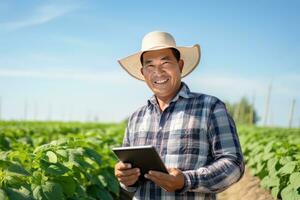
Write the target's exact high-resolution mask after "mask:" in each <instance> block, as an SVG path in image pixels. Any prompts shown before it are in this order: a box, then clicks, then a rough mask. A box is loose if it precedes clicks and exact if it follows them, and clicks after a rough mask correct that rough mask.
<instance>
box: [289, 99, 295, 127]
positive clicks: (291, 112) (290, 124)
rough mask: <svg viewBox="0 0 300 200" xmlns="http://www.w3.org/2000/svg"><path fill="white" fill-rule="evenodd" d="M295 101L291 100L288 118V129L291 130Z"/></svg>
mask: <svg viewBox="0 0 300 200" xmlns="http://www.w3.org/2000/svg"><path fill="white" fill-rule="evenodd" d="M295 104H296V100H295V99H293V100H292V105H291V110H290V116H289V128H292V125H293V115H294V109H295Z"/></svg>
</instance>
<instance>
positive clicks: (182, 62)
mask: <svg viewBox="0 0 300 200" xmlns="http://www.w3.org/2000/svg"><path fill="white" fill-rule="evenodd" d="M178 65H179V70H180V73H182V69H183V65H184V61H183V60H182V59H180V60H179V62H178Z"/></svg>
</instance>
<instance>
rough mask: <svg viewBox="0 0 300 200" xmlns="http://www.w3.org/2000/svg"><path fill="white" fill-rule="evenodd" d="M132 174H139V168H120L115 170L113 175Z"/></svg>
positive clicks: (124, 175)
mask: <svg viewBox="0 0 300 200" xmlns="http://www.w3.org/2000/svg"><path fill="white" fill-rule="evenodd" d="M132 175H140V170H139V168H133V169H122V170H116V172H115V176H116V177H119V178H120V177H127V176H132Z"/></svg>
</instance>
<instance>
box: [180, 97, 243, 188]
mask: <svg viewBox="0 0 300 200" xmlns="http://www.w3.org/2000/svg"><path fill="white" fill-rule="evenodd" d="M207 123H208V126H207V127H208V131H207V134H208V138H209V143H210V146H211V150H210V151H211V154H212V157H213V161H212V162H210V163H209V164H208V165H206V166H204V167H201V168H199V169H195V170H188V171H184V172H183V173H184V176H185V186H184V188H183V190H182V191H181V192H185V191H193V192H202V193H217V192H221V191H223V190H224V189H226V188H228V187H229V186H230V185H232V184H233V183H235V182H237V181H238V180H239V179H240V178H241V177H242V176H243V173H244V162H243V155H242V151H241V146H240V142H239V138H238V135H237V131H236V127H235V123H234V121H233V119H232V118H231V116H230V115H229V114H228V112H227V110H226V107H225V105H224V103H223V102H221V101H216V103H215V104H214V105H213V107H212V109H211V113H210V115H209V118H208V122H207Z"/></svg>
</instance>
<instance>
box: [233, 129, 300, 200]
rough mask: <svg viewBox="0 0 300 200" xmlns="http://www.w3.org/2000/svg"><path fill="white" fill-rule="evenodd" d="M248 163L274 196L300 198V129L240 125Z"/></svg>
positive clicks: (290, 198) (240, 133)
mask: <svg viewBox="0 0 300 200" xmlns="http://www.w3.org/2000/svg"><path fill="white" fill-rule="evenodd" d="M239 135H240V141H241V145H242V148H243V153H244V158H245V160H246V165H247V166H248V167H249V168H250V170H251V172H252V174H253V175H255V176H258V177H259V178H260V179H261V185H262V186H263V187H264V188H267V189H270V190H271V193H272V196H273V197H274V198H276V199H277V198H279V199H283V200H300V129H282V128H259V127H240V128H239Z"/></svg>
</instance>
